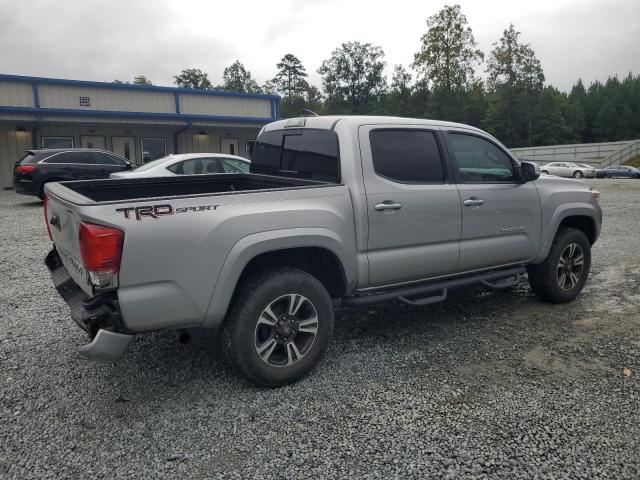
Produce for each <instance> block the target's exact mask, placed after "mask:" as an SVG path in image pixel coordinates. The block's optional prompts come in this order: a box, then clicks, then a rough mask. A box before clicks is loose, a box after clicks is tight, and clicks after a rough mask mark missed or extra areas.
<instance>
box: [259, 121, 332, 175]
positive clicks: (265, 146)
mask: <svg viewBox="0 0 640 480" xmlns="http://www.w3.org/2000/svg"><path fill="white" fill-rule="evenodd" d="M339 151H340V150H339V146H338V136H337V135H336V133H335V132H334V131H332V130H317V129H295V130H276V131H271V132H265V133H263V134H262V135H260V137H259V138H258V140H257V141H256V145H255V147H254V149H253V153H252V155H251V168H250V171H251V173H262V174H267V175H279V176H284V177H293V178H303V179H308V180H320V181H325V182H335V183H339V182H340V155H339Z"/></svg>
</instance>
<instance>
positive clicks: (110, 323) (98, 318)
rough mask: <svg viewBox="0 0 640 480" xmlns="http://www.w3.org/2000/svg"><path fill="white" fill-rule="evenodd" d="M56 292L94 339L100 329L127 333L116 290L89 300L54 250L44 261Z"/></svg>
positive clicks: (81, 326)
mask: <svg viewBox="0 0 640 480" xmlns="http://www.w3.org/2000/svg"><path fill="white" fill-rule="evenodd" d="M44 263H45V265H46V266H47V268H48V269H49V272H50V273H51V278H52V279H53V284H54V286H55V287H56V290H57V291H58V293H59V294H60V296H61V297H62V298H63V299H64V301H65V302H66V303H67V305H69V308H70V309H71V318H72V319H73V321H74V322H76V323H77V324H78V325H79V326H80V328H82V329H83V330H84V331H85V332H87V333H88V334H89V335H90V336H91V337H92V338H93V337H94V336H95V335H96V334H97V333H98V330H100V329H107V330H112V331H115V332H126V331H127V330H126V328H125V327H124V324H123V323H122V317H121V315H120V306H119V304H118V297H117V294H116V291H115V290H112V291H109V292H104V293H100V294H99V295H96V296H95V297H89V296H88V295H87V294H86V293H85V292H84V291H83V290H82V289H81V288H80V287H79V286H78V284H77V283H76V282H75V281H74V279H73V278H72V277H71V276H70V275H69V272H68V271H67V269H66V268H65V266H64V265H63V263H62V261H61V259H60V255H59V254H58V251H57V250H56V249H55V248H54V249H53V250H51V251H50V252H49V254H48V255H47V256H46V258H45V260H44Z"/></svg>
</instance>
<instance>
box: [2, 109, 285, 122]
mask: <svg viewBox="0 0 640 480" xmlns="http://www.w3.org/2000/svg"><path fill="white" fill-rule="evenodd" d="M0 113H19V114H23V115H25V114H26V115H60V116H65V115H66V116H71V117H111V118H146V119H156V120H178V121H180V122H198V121H201V122H229V123H269V122H271V121H273V118H265V117H225V116H222V115H190V114H178V113H151V112H119V111H115V110H76V109H71V108H34V107H3V106H0Z"/></svg>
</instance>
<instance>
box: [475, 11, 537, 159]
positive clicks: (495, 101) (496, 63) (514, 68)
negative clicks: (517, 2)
mask: <svg viewBox="0 0 640 480" xmlns="http://www.w3.org/2000/svg"><path fill="white" fill-rule="evenodd" d="M519 37H520V32H518V31H517V30H516V29H515V27H514V26H513V24H511V25H509V27H508V28H507V29H505V30H504V32H503V35H502V38H500V40H499V41H498V42H496V43H494V44H493V50H492V51H491V54H490V55H489V60H488V62H487V73H488V79H487V85H488V87H489V92H490V101H489V108H488V110H487V117H486V119H485V127H486V128H487V130H489V131H490V132H491V133H493V134H494V135H496V136H497V137H499V138H500V139H501V140H502V141H504V142H505V143H506V144H507V145H509V146H512V147H516V146H525V145H531V143H532V137H533V132H534V125H533V108H534V106H535V104H536V103H537V102H538V100H539V97H540V94H541V92H542V88H543V85H544V72H543V70H542V66H541V64H540V61H539V60H538V58H537V57H536V56H535V53H534V51H533V49H532V48H531V47H530V46H529V44H524V43H521V42H520V41H519Z"/></svg>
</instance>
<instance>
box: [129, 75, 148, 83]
mask: <svg viewBox="0 0 640 480" xmlns="http://www.w3.org/2000/svg"><path fill="white" fill-rule="evenodd" d="M132 83H133V84H134V85H146V86H152V85H153V83H151V80H149V79H148V78H147V77H145V76H144V75H137V76H136V77H134V78H133V82H132Z"/></svg>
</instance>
